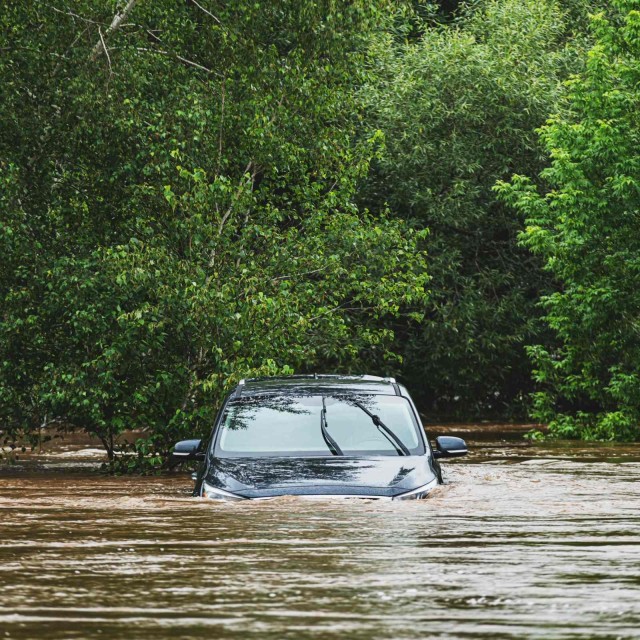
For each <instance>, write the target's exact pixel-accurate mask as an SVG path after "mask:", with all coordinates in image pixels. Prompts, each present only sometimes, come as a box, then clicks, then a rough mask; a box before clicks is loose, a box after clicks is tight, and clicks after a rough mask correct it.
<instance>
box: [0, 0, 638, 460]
mask: <svg viewBox="0 0 640 640" xmlns="http://www.w3.org/2000/svg"><path fill="white" fill-rule="evenodd" d="M639 16H640V1H639V0H616V1H615V2H608V3H605V2H602V1H599V0H469V1H468V2H410V1H406V2H405V1H403V2H389V1H388V0H374V1H370V0H368V1H366V2H365V1H364V0H363V1H360V0H356V1H354V2H334V1H333V0H321V1H319V2H315V3H310V2H304V1H302V0H286V1H285V2H282V3H276V4H274V3H267V2H261V1H258V2H256V1H252V2H245V1H244V0H239V1H238V2H234V3H231V4H229V3H223V2H219V1H218V0H207V1H206V2H205V1H204V0H199V1H198V2H194V1H193V0H184V1H180V2H174V1H173V0H171V1H170V0H157V1H154V2H153V3H150V2H142V1H137V0H126V1H123V0H114V1H113V2H109V3H104V2H98V0H79V1H78V2H75V3H73V7H72V8H71V7H70V5H67V4H65V3H61V4H60V5H59V6H58V5H49V4H46V6H45V5H43V4H42V3H13V4H12V5H11V6H7V7H6V8H5V10H4V11H3V14H2V16H1V17H0V22H1V24H2V29H0V51H1V52H2V53H1V55H0V86H1V87H2V100H0V250H1V251H2V256H3V260H2V264H1V265H0V425H2V427H1V431H0V445H10V444H11V443H15V442H18V441H19V442H22V443H26V444H27V446H35V445H37V444H38V440H39V438H40V434H41V430H42V429H53V428H61V429H63V430H64V431H67V432H73V431H78V432H86V433H87V434H90V435H92V436H95V437H96V438H98V439H99V441H100V442H101V444H102V446H103V447H104V449H105V451H106V453H107V456H108V459H109V461H110V463H112V464H115V463H116V462H117V459H118V457H119V453H118V452H119V449H117V447H118V446H119V445H118V442H119V441H120V440H122V434H123V433H124V432H126V431H131V430H133V431H136V432H140V433H143V434H144V437H141V438H137V439H135V441H131V442H128V444H127V452H128V454H127V455H132V456H133V457H134V458H136V459H137V460H138V461H139V464H135V465H125V467H126V468H128V469H130V470H132V471H140V470H145V469H149V468H155V467H162V466H163V465H165V464H166V460H167V457H168V453H169V451H170V449H171V447H172V445H173V444H174V443H175V442H176V441H178V440H180V439H182V438H184V437H191V436H198V435H206V433H207V432H208V430H209V428H210V425H211V423H212V421H213V420H214V417H215V411H216V408H217V407H218V406H219V403H220V401H221V399H222V398H223V397H224V394H225V393H226V391H227V390H228V389H229V388H231V387H232V386H233V385H234V384H236V383H237V382H238V380H239V379H240V378H244V377H252V376H260V375H283V374H284V375H286V374H288V373H294V372H295V373H308V372H314V371H329V372H331V371H340V372H343V373H349V372H353V373H362V372H367V373H377V374H381V375H395V376H397V377H398V378H400V379H401V380H402V381H403V382H405V383H406V384H407V386H408V387H410V388H411V390H412V393H413V394H414V396H415V397H416V399H417V400H418V401H419V403H420V409H421V411H423V412H424V414H425V415H428V416H430V417H431V416H433V420H434V421H437V420H441V419H443V418H446V419H447V420H451V421H455V420H457V421H460V420H463V421H472V420H479V419H489V418H490V419H492V420H493V419H495V420H502V421H526V420H530V421H533V422H536V423H544V424H548V425H549V431H548V433H547V434H546V435H545V437H547V438H548V437H561V438H578V439H585V440H600V441H635V440H638V438H639V435H640V430H639V428H638V425H639V423H640V374H638V364H640V331H638V326H637V317H638V311H639V310H640V293H638V291H640V287H639V286H637V284H638V273H640V271H639V270H638V269H637V263H638V258H637V255H638V250H639V249H640V246H637V245H640V234H639V233H638V232H637V228H636V227H637V212H638V210H640V207H639V206H638V204H639V203H638V198H639V197H640V196H639V194H640V189H639V188H638V185H639V184H640V161H639V160H638V156H637V148H638V146H639V145H638V143H639V142H640V140H639V138H640V125H638V123H637V118H635V114H636V113H637V108H638V101H639V99H640V93H639V92H638V89H637V86H638V83H637V80H638V71H637V68H638V58H639V57H640V37H639V36H638V33H640V29H639V28H638V27H639V26H640V17H639ZM536 437H540V436H536ZM125 470H126V469H125Z"/></svg>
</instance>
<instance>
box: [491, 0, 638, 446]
mask: <svg viewBox="0 0 640 640" xmlns="http://www.w3.org/2000/svg"><path fill="white" fill-rule="evenodd" d="M593 29H594V34H595V38H596V43H595V45H594V46H593V48H592V49H591V51H590V52H589V55H588V59H587V65H586V69H585V70H584V71H583V73H581V74H579V75H578V76H576V77H575V78H573V79H572V80H571V81H570V82H569V85H568V88H569V93H568V97H567V100H566V103H565V104H564V105H563V109H562V110H561V111H560V113H559V114H558V115H556V116H554V117H553V118H552V119H551V120H549V122H548V123H547V124H546V125H545V126H544V127H543V128H542V129H541V138H542V142H543V144H544V146H545V148H546V150H547V152H548V154H549V156H550V158H551V164H550V166H549V167H548V168H547V169H545V170H544V171H543V172H542V178H543V180H544V183H545V186H546V190H545V192H544V193H540V191H539V190H538V189H536V187H535V186H534V185H533V184H532V183H531V181H530V180H529V179H528V178H524V177H522V176H516V177H515V178H513V180H512V182H511V183H510V184H504V183H503V184H501V185H499V191H500V192H501V194H502V196H503V197H504V199H505V200H506V201H508V202H510V203H511V204H513V205H514V206H515V207H516V208H518V209H519V210H520V211H521V212H522V213H523V214H524V215H525V216H526V218H527V226H526V231H525V232H524V233H523V234H522V242H523V243H524V244H525V245H526V246H527V247H529V248H530V249H531V250H532V251H533V252H535V253H536V254H538V255H540V256H541V257H542V258H543V260H544V264H545V267H546V269H547V271H548V272H549V273H550V274H551V275H552V276H553V278H554V280H555V281H556V282H557V291H555V292H553V293H551V294H550V295H547V296H545V297H544V298H543V301H542V304H543V306H544V309H545V312H546V316H545V320H546V322H547V323H548V325H549V327H550V328H551V329H552V330H553V332H554V334H555V336H557V340H558V342H557V346H555V347H549V346H544V345H539V346H535V347H533V348H532V349H531V356H532V358H533V361H534V363H535V366H536V370H535V372H534V375H535V379H536V381H537V383H538V385H539V388H540V391H539V392H538V393H537V395H536V398H535V410H536V413H537V416H538V417H539V419H541V420H548V421H550V428H551V431H552V433H554V434H556V435H559V436H563V437H566V436H568V437H581V438H585V439H598V440H630V439H634V438H637V437H638V435H639V434H640V430H639V428H638V420H639V417H640V374H639V373H638V366H639V364H640V332H639V331H638V322H637V318H638V309H640V262H639V260H638V255H640V234H638V211H639V210H640V181H639V180H638V175H640V156H638V147H639V143H640V126H639V123H638V118H637V113H638V107H639V106H640V92H639V91H638V81H639V80H640V71H639V69H640V67H639V65H638V62H639V60H640V2H638V1H637V0H635V1H631V0H618V1H617V2H615V3H614V7H613V10H612V15H611V16H610V17H609V18H607V17H605V15H604V14H603V13H600V14H598V15H596V16H595V17H594V19H593Z"/></svg>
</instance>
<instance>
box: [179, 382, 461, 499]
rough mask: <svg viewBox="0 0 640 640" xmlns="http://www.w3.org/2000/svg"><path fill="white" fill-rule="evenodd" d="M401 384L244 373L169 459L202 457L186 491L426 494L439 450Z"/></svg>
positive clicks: (445, 442)
mask: <svg viewBox="0 0 640 640" xmlns="http://www.w3.org/2000/svg"><path fill="white" fill-rule="evenodd" d="M466 453H467V447H466V444H465V442H464V440H462V439H460V438H454V437H450V436H442V437H440V438H437V439H436V448H435V449H433V448H432V446H431V444H430V442H429V440H428V439H427V437H426V435H425V433H424V430H423V428H422V426H421V423H420V419H419V416H418V412H417V410H416V407H415V405H414V403H413V401H412V399H411V397H410V396H409V393H408V391H407V389H406V388H405V387H404V386H403V385H401V384H398V383H396V381H395V380H394V379H393V378H379V377H376V376H341V375H309V376H286V377H273V378H253V379H248V380H242V381H241V382H240V384H238V386H237V387H236V388H235V389H234V390H233V391H232V392H231V393H230V394H229V395H228V396H227V398H226V400H225V401H224V404H223V406H222V408H221V410H220V412H219V414H218V417H217V419H216V422H215V424H214V426H213V429H212V432H211V436H210V438H209V440H208V441H201V440H183V441H182V442H178V444H176V446H175V448H174V452H173V460H174V462H176V463H177V462H183V461H185V460H200V461H201V463H200V466H199V469H198V472H197V474H196V476H195V487H194V492H193V494H194V495H195V496H202V497H205V498H213V499H222V500H247V499H260V498H262V499H264V498H273V497H276V496H282V495H301V496H313V497H329V496H336V497H337V496H341V497H358V498H384V499H394V500H405V499H418V498H425V497H426V496H427V495H428V494H429V492H430V491H432V490H433V489H434V488H435V487H436V486H438V484H441V483H442V473H441V469H440V464H439V461H438V460H439V459H440V458H445V457H455V456H461V455H464V454H466Z"/></svg>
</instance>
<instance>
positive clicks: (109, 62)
mask: <svg viewBox="0 0 640 640" xmlns="http://www.w3.org/2000/svg"><path fill="white" fill-rule="evenodd" d="M98 33H99V34H100V41H101V42H102V47H103V48H104V52H105V54H106V56H107V63H108V64H109V74H110V75H113V69H112V68H111V56H110V55H109V49H107V45H106V44H105V42H104V38H103V37H102V29H101V28H100V27H98Z"/></svg>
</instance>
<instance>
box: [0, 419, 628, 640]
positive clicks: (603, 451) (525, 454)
mask: <svg viewBox="0 0 640 640" xmlns="http://www.w3.org/2000/svg"><path fill="white" fill-rule="evenodd" d="M523 430H524V429H523V428H518V427H509V430H508V431H506V430H505V428H504V427H499V426H495V425H477V426H460V427H458V428H457V429H455V428H452V427H446V428H444V427H443V428H436V427H432V428H431V429H430V433H431V435H440V434H444V433H449V434H454V433H458V434H460V435H462V436H463V437H465V438H466V439H467V442H468V444H469V445H470V447H472V448H473V453H472V454H471V455H470V456H468V458H466V459H462V460H459V461H451V462H447V463H446V464H444V465H443V466H444V468H445V476H446V481H447V484H446V485H445V486H443V487H440V488H438V489H437V490H436V492H435V494H434V495H433V496H432V497H430V498H429V499H427V500H423V501H415V502H397V503H396V502H375V501H365V500H343V501H339V500H338V501H326V502H324V501H323V502H319V501H305V500H302V499H297V498H291V497H287V498H280V499H276V500H273V501H265V502H245V503H218V502H209V501H205V500H201V499H195V498H191V497H190V495H189V494H190V489H191V485H192V483H191V481H190V478H189V475H188V474H183V473H180V474H176V475H172V476H168V477H153V478H149V477H144V478H140V477H126V478H121V477H106V476H102V475H99V474H96V473H95V472H94V471H92V465H95V460H96V459H97V458H98V456H99V455H100V454H99V452H96V451H94V450H92V449H86V448H82V447H80V446H77V445H73V446H71V445H68V446H65V445H64V443H63V444H60V443H58V444H57V445H56V447H57V448H54V449H53V450H50V451H48V452H45V453H43V454H40V455H39V456H38V455H37V456H31V457H30V456H26V458H24V459H23V460H19V461H18V463H17V464H15V465H13V466H12V467H4V469H3V470H0V639H1V638H2V637H3V636H4V637H7V638H47V639H48V640H54V639H58V638H65V639H66V638H127V639H129V638H131V639H133V638H149V639H151V638H153V639H156V640H157V639H162V638H208V639H227V638H228V639H236V638H237V639H240V638H243V639H244V638H260V639H271V638H273V639H276V638H277V639H282V638H292V639H296V640H298V639H305V638H318V639H325V638H367V639H369V638H376V639H377V638H394V639H402V638H412V639H413V638H421V639H422V638H447V639H448V638H487V639H496V640H497V639H501V638H514V639H515V638H518V639H522V638H541V639H542V638H544V639H548V638H553V639H555V638H607V639H609V638H610V639H614V638H640V490H639V486H638V477H639V474H640V445H632V446H615V445H612V446H602V445H591V446H587V445H583V444H580V445H576V444H575V443H570V444H554V445H550V444H543V445H535V444H530V443H527V442H525V441H523V440H522V439H521V435H522V433H523Z"/></svg>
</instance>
